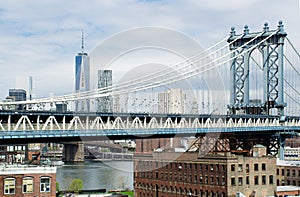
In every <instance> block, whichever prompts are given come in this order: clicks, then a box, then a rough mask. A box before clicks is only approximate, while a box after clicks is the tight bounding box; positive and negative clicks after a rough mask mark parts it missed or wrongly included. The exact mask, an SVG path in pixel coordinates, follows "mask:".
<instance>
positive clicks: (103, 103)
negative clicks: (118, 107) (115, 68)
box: [97, 70, 113, 113]
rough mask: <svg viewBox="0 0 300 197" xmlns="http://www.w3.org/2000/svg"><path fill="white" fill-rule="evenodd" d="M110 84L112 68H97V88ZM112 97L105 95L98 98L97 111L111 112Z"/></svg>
mask: <svg viewBox="0 0 300 197" xmlns="http://www.w3.org/2000/svg"><path fill="white" fill-rule="evenodd" d="M110 86H112V70H98V89H103V88H107V87H110ZM112 111H113V98H112V96H105V97H101V98H98V105H97V112H101V113H112Z"/></svg>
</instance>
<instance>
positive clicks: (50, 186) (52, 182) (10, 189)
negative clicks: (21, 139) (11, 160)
mask: <svg viewBox="0 0 300 197" xmlns="http://www.w3.org/2000/svg"><path fill="white" fill-rule="evenodd" d="M0 183H1V184H0V196H24V197H26V196H28V197H29V196H45V197H47V196H51V197H53V196H56V168H55V167H46V166H43V167H41V166H39V167H37V166H36V167H28V166H2V167H1V168H0Z"/></svg>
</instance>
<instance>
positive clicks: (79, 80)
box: [75, 32, 90, 112]
mask: <svg viewBox="0 0 300 197" xmlns="http://www.w3.org/2000/svg"><path fill="white" fill-rule="evenodd" d="M86 91H90V57H89V56H88V54H87V53H85V52H84V38H83V32H82V45H81V52H80V53H78V54H77V55H76V57H75V92H76V93H78V92H86ZM75 111H83V112H89V111H90V100H89V99H86V100H80V101H78V102H77V103H76V104H75Z"/></svg>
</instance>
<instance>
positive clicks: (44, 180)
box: [40, 177, 51, 192]
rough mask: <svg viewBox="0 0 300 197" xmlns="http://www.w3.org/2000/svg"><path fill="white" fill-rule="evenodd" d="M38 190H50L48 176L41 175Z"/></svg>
mask: <svg viewBox="0 0 300 197" xmlns="http://www.w3.org/2000/svg"><path fill="white" fill-rule="evenodd" d="M40 191H41V192H51V178H50V177H41V180H40Z"/></svg>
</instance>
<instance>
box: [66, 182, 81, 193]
mask: <svg viewBox="0 0 300 197" xmlns="http://www.w3.org/2000/svg"><path fill="white" fill-rule="evenodd" d="M82 188H83V181H82V180H81V179H73V180H72V182H71V184H70V186H69V191H70V192H74V193H78V192H79V191H80V190H82Z"/></svg>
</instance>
